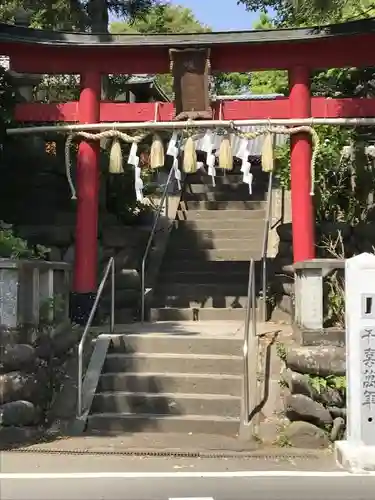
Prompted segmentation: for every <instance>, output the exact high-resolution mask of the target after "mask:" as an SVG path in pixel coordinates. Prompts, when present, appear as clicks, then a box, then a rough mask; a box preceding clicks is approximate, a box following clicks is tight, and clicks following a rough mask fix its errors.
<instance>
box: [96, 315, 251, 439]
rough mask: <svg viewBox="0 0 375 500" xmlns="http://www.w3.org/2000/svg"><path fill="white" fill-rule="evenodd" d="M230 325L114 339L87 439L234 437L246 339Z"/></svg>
mask: <svg viewBox="0 0 375 500" xmlns="http://www.w3.org/2000/svg"><path fill="white" fill-rule="evenodd" d="M228 323H230V322H228ZM228 323H227V324H226V325H223V324H222V323H221V324H218V323H214V328H213V330H214V331H213V330H212V328H211V323H206V326H207V327H208V326H209V327H210V328H206V329H203V330H202V327H201V328H200V329H197V328H196V327H194V325H198V324H197V323H194V324H192V323H191V322H190V323H183V322H180V323H176V322H171V323H168V322H164V323H163V322H161V323H157V324H152V323H148V324H147V323H146V324H144V325H138V326H137V328H135V327H134V326H133V327H132V329H131V330H129V331H126V328H125V327H123V333H121V334H118V335H115V336H113V337H112V339H111V342H110V346H109V349H108V352H107V356H106V359H105V362H104V366H103V370H102V372H101V375H100V378H99V383H98V387H97V390H96V394H95V396H94V399H93V403H92V406H91V411H90V415H89V417H88V420H87V426H86V432H87V433H90V434H97V433H100V434H106V433H108V434H113V433H117V434H121V433H124V432H126V433H133V432H169V433H183V434H186V435H188V434H190V433H193V434H197V433H200V434H219V435H226V436H236V435H237V434H238V433H239V429H240V415H241V400H242V373H243V371H242V370H243V358H242V346H243V332H241V331H239V326H241V325H239V324H238V322H237V323H235V324H233V323H232V324H228ZM192 325H193V326H192ZM200 325H204V323H200ZM215 325H216V326H215ZM129 328H130V326H129ZM134 331H140V333H139V334H134V333H131V332H134Z"/></svg>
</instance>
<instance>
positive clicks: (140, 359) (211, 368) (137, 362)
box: [103, 353, 243, 375]
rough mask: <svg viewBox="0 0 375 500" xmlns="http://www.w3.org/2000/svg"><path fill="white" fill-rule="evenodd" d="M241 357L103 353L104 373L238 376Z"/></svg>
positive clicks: (240, 370)
mask: <svg viewBox="0 0 375 500" xmlns="http://www.w3.org/2000/svg"><path fill="white" fill-rule="evenodd" d="M242 370H243V367H242V357H240V356H213V355H208V354H205V355H203V354H199V355H195V354H165V353H162V354H148V353H133V354H117V353H115V354H107V358H106V360H105V363H104V370H103V371H104V372H111V373H115V372H127V371H129V372H142V373H144V372H166V373H202V374H203V373H206V374H208V373H221V374H229V375H240V374H241V373H242Z"/></svg>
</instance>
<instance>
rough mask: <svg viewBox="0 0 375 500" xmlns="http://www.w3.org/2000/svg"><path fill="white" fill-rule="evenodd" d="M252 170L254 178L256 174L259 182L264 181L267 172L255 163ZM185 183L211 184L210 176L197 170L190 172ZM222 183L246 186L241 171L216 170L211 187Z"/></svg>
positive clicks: (266, 177)
mask: <svg viewBox="0 0 375 500" xmlns="http://www.w3.org/2000/svg"><path fill="white" fill-rule="evenodd" d="M252 172H253V174H254V179H255V174H256V175H257V180H258V181H259V182H261V181H262V182H265V181H266V180H267V179H268V174H266V173H265V172H263V171H262V169H261V168H259V167H257V166H255V165H253V166H252ZM186 184H187V185H189V184H206V185H208V186H212V179H211V176H209V175H207V174H205V173H204V172H197V173H195V174H190V175H189V176H188V177H187V179H186ZM224 184H230V185H232V186H233V185H236V184H239V185H245V186H247V184H244V182H243V174H242V173H241V172H233V171H232V172H225V174H224V175H223V172H219V171H218V175H217V176H216V177H215V186H212V188H213V189H215V188H216V187H218V186H221V185H224Z"/></svg>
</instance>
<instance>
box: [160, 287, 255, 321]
mask: <svg viewBox="0 0 375 500" xmlns="http://www.w3.org/2000/svg"><path fill="white" fill-rule="evenodd" d="M206 286H207V285H206ZM214 286H217V285H214ZM152 305H153V307H154V308H162V307H173V308H183V309H189V308H191V309H203V308H206V307H207V308H214V309H228V308H229V309H242V308H245V307H247V296H246V294H245V293H242V295H237V294H235V295H233V294H230V295H227V294H222V293H220V292H219V293H216V294H212V295H211V294H207V295H204V294H197V293H191V294H186V293H181V294H169V293H166V294H162V293H160V292H157V293H156V295H155V297H154V300H153V304H152ZM181 319H182V318H181Z"/></svg>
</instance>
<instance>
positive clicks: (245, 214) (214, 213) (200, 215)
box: [176, 206, 266, 226]
mask: <svg viewBox="0 0 375 500" xmlns="http://www.w3.org/2000/svg"><path fill="white" fill-rule="evenodd" d="M237 208H238V209H236V207H233V206H228V209H224V208H219V209H216V208H212V209H211V208H208V209H205V208H202V207H199V210H195V209H192V208H189V209H188V210H178V211H177V215H176V218H177V220H182V221H184V220H202V219H204V220H206V219H246V220H249V224H252V223H253V222H258V221H262V224H263V226H264V219H265V216H266V212H265V210H263V209H259V210H258V209H254V210H252V209H251V210H248V209H245V210H241V209H240V207H237ZM224 210H225V212H224Z"/></svg>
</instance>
